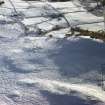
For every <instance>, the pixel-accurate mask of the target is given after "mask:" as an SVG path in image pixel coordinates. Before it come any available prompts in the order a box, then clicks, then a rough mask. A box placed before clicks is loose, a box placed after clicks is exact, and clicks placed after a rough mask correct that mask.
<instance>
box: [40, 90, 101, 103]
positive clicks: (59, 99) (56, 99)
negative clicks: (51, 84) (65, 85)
mask: <svg viewBox="0 0 105 105" xmlns="http://www.w3.org/2000/svg"><path fill="white" fill-rule="evenodd" d="M41 93H42V95H43V96H44V97H46V98H47V100H48V102H49V103H50V105H96V104H97V103H98V102H99V101H97V100H88V99H82V98H81V97H79V96H76V95H74V96H73V95H67V94H64V95H60V94H55V93H51V92H48V91H42V92H41ZM97 105H98V104H97Z"/></svg>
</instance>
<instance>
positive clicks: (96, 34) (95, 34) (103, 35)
mask: <svg viewBox="0 0 105 105" xmlns="http://www.w3.org/2000/svg"><path fill="white" fill-rule="evenodd" d="M76 32H78V33H79V34H76V35H75V33H76ZM72 35H75V36H81V35H82V36H90V37H91V38H95V39H101V40H103V41H105V31H89V30H85V29H81V28H79V27H75V28H71V33H70V34H69V33H67V34H66V37H69V36H72Z"/></svg>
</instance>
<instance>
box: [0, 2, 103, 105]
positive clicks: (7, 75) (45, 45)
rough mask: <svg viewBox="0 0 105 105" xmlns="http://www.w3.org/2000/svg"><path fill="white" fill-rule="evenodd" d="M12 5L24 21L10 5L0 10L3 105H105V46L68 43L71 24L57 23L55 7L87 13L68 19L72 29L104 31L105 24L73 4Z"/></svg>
mask: <svg viewBox="0 0 105 105" xmlns="http://www.w3.org/2000/svg"><path fill="white" fill-rule="evenodd" d="M12 2H13V4H14V6H15V7H16V10H17V11H18V13H19V14H18V15H16V13H15V11H14V10H13V7H12V6H11V4H10V2H9V1H8V0H5V4H4V5H3V6H1V7H0V14H1V15H0V105H70V104H71V105H105V99H104V97H105V91H104V90H103V89H102V88H101V87H100V86H98V84H99V82H100V81H99V80H100V70H101V66H102V65H103V64H105V43H104V42H103V41H101V40H95V39H91V38H90V37H83V36H82V37H75V36H72V37H69V38H65V34H66V33H67V32H68V31H69V27H68V23H67V21H66V20H65V19H64V18H63V17H59V18H57V17H56V16H58V14H59V13H58V11H56V10H55V9H54V8H53V7H55V8H57V9H58V10H59V12H73V11H83V12H75V13H68V14H65V17H66V18H67V20H68V22H69V24H70V25H72V26H75V25H76V24H80V26H81V27H83V28H86V29H87V28H88V29H90V30H100V29H103V26H104V24H103V22H102V21H103V18H102V17H97V16H94V15H93V14H91V13H88V12H87V11H86V10H85V9H84V8H83V7H82V6H81V7H79V8H78V7H77V5H75V3H74V2H72V1H70V2H65V3H63V2H57V3H49V2H40V1H30V2H27V1H26V2H25V1H21V0H12ZM50 5H51V6H50ZM7 7H8V8H7ZM11 8H12V9H11ZM88 17H90V18H88ZM97 21H98V22H100V21H101V22H100V23H93V24H88V23H92V22H97ZM84 23H87V24H84ZM58 26H59V27H60V29H58V30H54V29H53V28H55V27H58ZM49 35H52V36H53V37H50V36H49Z"/></svg>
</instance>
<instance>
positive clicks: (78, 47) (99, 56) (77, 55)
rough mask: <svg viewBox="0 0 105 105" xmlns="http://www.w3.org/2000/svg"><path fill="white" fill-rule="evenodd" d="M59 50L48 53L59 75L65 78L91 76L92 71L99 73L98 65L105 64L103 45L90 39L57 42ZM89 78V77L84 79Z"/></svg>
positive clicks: (104, 47)
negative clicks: (57, 68)
mask: <svg viewBox="0 0 105 105" xmlns="http://www.w3.org/2000/svg"><path fill="white" fill-rule="evenodd" d="M56 43H57V45H58V46H60V48H59V50H58V49H57V50H53V51H51V52H49V53H48V58H49V59H52V60H53V61H54V63H55V65H56V66H57V67H59V73H61V75H62V76H66V77H79V76H81V75H84V74H86V73H87V74H88V73H90V74H88V75H91V77H92V78H93V74H91V72H92V71H97V72H99V71H100V69H101V68H100V65H101V64H103V63H105V43H99V42H97V41H93V40H91V39H84V38H79V39H73V41H72V40H71V41H70V40H67V39H62V40H58V41H57V42H56ZM85 78H89V77H85Z"/></svg>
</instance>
